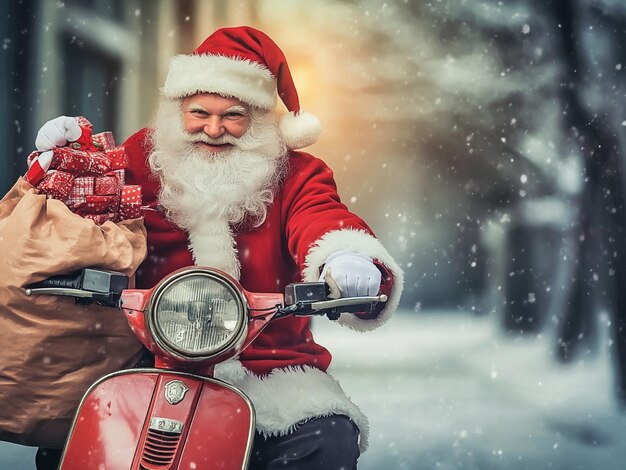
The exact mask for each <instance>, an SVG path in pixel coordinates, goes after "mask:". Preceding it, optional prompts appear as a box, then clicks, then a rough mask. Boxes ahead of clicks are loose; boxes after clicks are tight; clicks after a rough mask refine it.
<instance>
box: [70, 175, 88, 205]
mask: <svg viewBox="0 0 626 470" xmlns="http://www.w3.org/2000/svg"><path fill="white" fill-rule="evenodd" d="M94 187H95V179H94V177H93V176H78V177H76V178H74V183H73V184H72V190H71V191H70V194H69V196H68V197H67V199H66V200H65V205H66V206H68V207H69V208H70V209H71V208H72V207H74V205H76V204H81V203H84V202H85V201H86V199H85V197H86V196H91V195H93V194H94Z"/></svg>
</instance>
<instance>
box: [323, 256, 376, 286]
mask: <svg viewBox="0 0 626 470" xmlns="http://www.w3.org/2000/svg"><path fill="white" fill-rule="evenodd" d="M319 280H320V281H325V282H326V283H327V284H328V285H329V286H330V298H339V297H363V296H370V295H377V294H378V289H379V288H380V281H381V273H380V271H379V270H378V268H377V267H376V266H375V265H374V263H373V262H372V258H370V257H369V256H366V255H363V254H361V253H355V252H353V251H343V250H342V251H336V252H334V253H333V254H331V255H330V256H329V257H328V258H326V264H325V265H324V269H323V270H322V274H321V275H320V278H319Z"/></svg>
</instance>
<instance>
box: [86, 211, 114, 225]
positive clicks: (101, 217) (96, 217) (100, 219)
mask: <svg viewBox="0 0 626 470" xmlns="http://www.w3.org/2000/svg"><path fill="white" fill-rule="evenodd" d="M83 217H84V218H85V219H91V220H93V221H94V223H95V224H96V225H102V224H103V223H105V222H107V221H109V220H112V221H113V220H115V219H116V215H115V213H113V212H108V213H106V214H85V215H84V216H83Z"/></svg>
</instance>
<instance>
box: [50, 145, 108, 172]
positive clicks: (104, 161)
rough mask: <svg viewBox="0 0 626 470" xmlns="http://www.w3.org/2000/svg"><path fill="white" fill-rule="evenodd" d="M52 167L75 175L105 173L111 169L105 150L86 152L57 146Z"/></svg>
mask: <svg viewBox="0 0 626 470" xmlns="http://www.w3.org/2000/svg"><path fill="white" fill-rule="evenodd" d="M52 152H53V157H52V165H50V168H53V169H55V170H62V171H66V172H68V173H72V174H73V175H75V176H83V175H103V174H105V173H107V172H108V171H110V170H111V164H110V163H109V159H108V158H107V157H106V155H105V154H104V152H86V151H84V150H76V149H72V148H69V147H59V148H55V149H54V150H53V151H52Z"/></svg>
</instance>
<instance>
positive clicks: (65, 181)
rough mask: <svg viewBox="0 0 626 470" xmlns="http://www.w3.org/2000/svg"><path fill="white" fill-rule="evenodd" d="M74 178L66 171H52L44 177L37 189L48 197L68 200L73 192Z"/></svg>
mask: <svg viewBox="0 0 626 470" xmlns="http://www.w3.org/2000/svg"><path fill="white" fill-rule="evenodd" d="M73 182H74V176H73V175H71V174H70V173H66V172H65V171H50V172H48V173H47V174H46V176H44V178H43V179H42V180H41V182H40V183H39V184H38V185H37V188H38V189H39V190H40V191H41V192H42V193H44V194H46V195H47V196H48V197H52V198H54V199H61V200H62V201H63V200H65V199H67V197H68V196H69V194H70V191H71V190H72V183H73Z"/></svg>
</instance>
